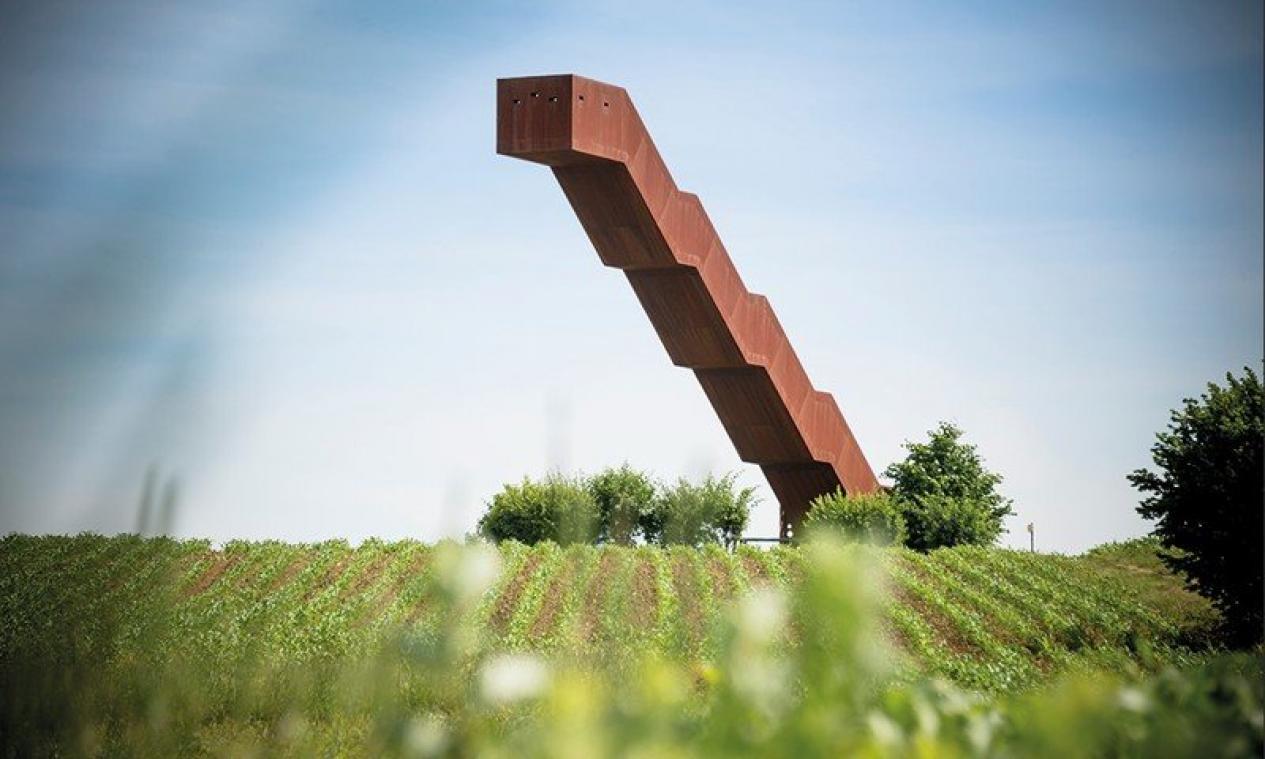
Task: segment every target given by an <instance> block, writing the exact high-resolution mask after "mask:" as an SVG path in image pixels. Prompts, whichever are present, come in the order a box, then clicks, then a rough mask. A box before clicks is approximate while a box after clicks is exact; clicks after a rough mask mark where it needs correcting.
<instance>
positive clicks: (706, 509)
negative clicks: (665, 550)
mask: <svg viewBox="0 0 1265 759" xmlns="http://www.w3.org/2000/svg"><path fill="white" fill-rule="evenodd" d="M754 494H755V488H742V489H741V490H737V489H735V488H734V475H732V474H728V475H725V476H724V477H719V478H717V477H712V476H710V475H708V477H707V479H705V480H703V482H702V483H700V484H697V485H696V484H694V483H691V482H688V481H686V480H684V479H680V480H677V483H676V485H673V486H671V487H663V488H662V489H661V492H660V494H659V497H658V498H656V499H655V501H654V505H653V507H652V508H650V509H648V510H647V511H646V512H644V513H643V514H642V518H641V534H642V536H643V537H644V538H645V540H646V542H647V543H659V544H662V545H691V546H697V545H701V544H703V543H723V544H724V545H726V546H728V547H731V548H732V547H733V546H734V545H736V544H737V542H738V539H739V538H741V537H742V531H743V530H745V529H746V527H747V520H748V518H749V517H750V514H751V507H752V506H754V505H755V503H756V499H755V495H754Z"/></svg>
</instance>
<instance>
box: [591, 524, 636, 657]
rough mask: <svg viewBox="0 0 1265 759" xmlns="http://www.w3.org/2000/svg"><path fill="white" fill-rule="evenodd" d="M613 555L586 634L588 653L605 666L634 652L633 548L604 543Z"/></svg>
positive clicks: (634, 566)
mask: <svg viewBox="0 0 1265 759" xmlns="http://www.w3.org/2000/svg"><path fill="white" fill-rule="evenodd" d="M604 550H607V551H612V552H614V553H615V556H616V564H615V571H614V572H613V573H612V574H611V576H610V587H609V588H608V589H607V592H606V593H605V594H604V595H603V596H602V599H601V604H600V605H599V606H598V608H597V609H596V610H595V611H596V612H597V615H598V616H597V625H596V627H595V629H594V630H593V634H592V635H591V636H590V637H589V643H590V646H591V648H590V652H591V653H592V655H593V656H595V657H596V658H597V659H598V660H599V661H601V662H603V663H604V664H606V665H607V666H614V667H618V666H620V664H621V663H622V662H625V661H627V657H628V656H630V655H631V653H632V651H633V648H634V646H633V644H632V641H631V640H630V637H631V636H630V631H631V622H632V620H633V619H635V618H636V616H635V615H636V613H637V611H638V610H637V609H636V608H635V607H634V605H633V598H632V593H631V592H630V590H631V588H632V581H633V574H634V572H635V571H636V556H635V554H634V549H632V548H629V547H627V546H606V547H605V548H604Z"/></svg>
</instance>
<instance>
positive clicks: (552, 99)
mask: <svg viewBox="0 0 1265 759" xmlns="http://www.w3.org/2000/svg"><path fill="white" fill-rule="evenodd" d="M549 102H550V103H556V102H558V96H557V95H551V96H550V97H549Z"/></svg>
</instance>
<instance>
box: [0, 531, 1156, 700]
mask: <svg viewBox="0 0 1265 759" xmlns="http://www.w3.org/2000/svg"><path fill="white" fill-rule="evenodd" d="M436 552H437V548H436V547H435V546H430V545H425V544H421V543H417V542H411V541H404V542H398V543H386V542H382V541H366V542H365V543H363V544H361V545H360V546H358V547H354V548H353V547H351V546H349V545H348V544H347V543H345V542H343V541H329V542H325V543H318V544H313V545H291V544H285V543H279V542H271V541H270V542H256V543H250V542H232V543H229V544H226V545H225V546H224V547H223V548H221V549H219V550H212V549H211V547H210V546H209V545H208V544H207V543H205V542H201V541H183V542H182V541H174V540H168V539H151V540H142V539H139V538H136V537H132V536H122V537H115V538H105V537H100V536H94V535H86V536H79V537H75V538H53V537H49V538H35V537H25V536H9V537H6V538H3V539H2V540H0V570H2V571H0V612H3V614H4V618H5V619H6V621H7V624H6V625H4V626H0V659H3V658H5V657H8V656H11V655H13V654H14V653H15V652H16V651H19V650H20V649H22V648H24V647H25V648H30V647H32V646H34V647H39V646H45V647H53V646H60V647H62V648H69V649H71V650H74V651H79V652H83V651H94V652H97V653H99V654H100V655H102V656H104V657H107V658H109V657H126V656H131V655H135V654H136V653H137V652H138V651H140V650H141V649H142V648H143V649H144V650H145V651H146V655H151V656H153V655H157V656H159V657H163V658H166V659H169V660H174V659H180V658H191V659H195V660H199V661H204V662H212V663H214V664H215V665H218V666H228V665H234V664H239V663H241V662H242V661H244V660H245V659H246V658H248V657H267V658H268V659H270V660H280V661H287V662H295V663H302V662H313V661H322V660H329V659H332V658H337V657H345V656H348V655H353V654H357V653H360V652H368V651H371V650H372V649H373V648H374V647H375V646H377V645H379V644H380V643H381V642H382V641H383V640H384V639H386V638H387V637H388V636H389V635H390V634H391V633H392V632H394V631H396V630H399V629H406V630H412V631H414V632H415V633H417V634H419V635H421V636H422V637H423V638H425V636H426V635H427V634H428V631H435V630H437V629H439V627H440V626H442V625H444V624H446V623H448V622H450V621H451V620H446V619H445V618H444V614H442V613H440V612H439V609H441V608H446V607H444V605H443V604H441V603H439V602H438V599H439V595H437V594H439V593H442V592H444V591H443V589H442V588H439V587H438V586H437V585H436V583H435V560H436ZM499 553H500V565H501V568H500V574H499V576H498V579H497V581H496V582H495V583H493V585H492V587H491V589H490V590H488V591H486V592H485V593H484V594H483V595H482V596H481V597H480V598H479V599H477V602H475V603H473V604H472V605H471V606H470V607H469V608H467V609H465V610H464V611H462V612H461V614H463V615H465V616H466V621H468V622H470V623H471V627H472V628H473V629H476V630H478V631H479V640H478V641H477V645H478V646H480V647H482V648H483V649H485V650H506V649H508V650H524V651H541V652H545V653H550V654H556V655H560V656H566V657H575V658H582V659H586V660H596V661H600V662H606V663H610V664H618V663H619V662H621V661H625V660H629V659H631V658H633V657H632V656H631V654H633V653H636V652H641V651H645V650H657V651H659V652H660V653H661V654H663V655H665V656H669V657H671V658H675V659H680V660H687V661H703V660H713V658H714V656H715V654H716V652H717V650H718V644H719V641H718V631H719V629H720V625H719V622H720V620H721V618H722V615H723V614H724V613H725V611H724V610H725V608H726V605H727V602H728V601H729V600H730V599H732V598H733V597H735V596H737V595H739V594H742V593H744V592H746V591H747V590H749V589H750V588H752V587H755V586H758V585H761V584H769V585H773V586H777V587H785V588H791V589H793V588H795V587H796V586H797V585H798V583H799V578H800V577H801V576H802V575H803V572H804V564H803V562H804V561H805V558H804V554H803V552H801V551H799V550H797V549H793V548H776V549H773V550H770V551H764V550H757V549H753V548H750V547H742V548H739V549H738V550H737V551H736V552H732V553H731V552H728V551H725V550H723V549H721V548H720V547H717V546H712V547H708V548H703V549H692V548H685V547H673V548H668V549H660V548H651V547H644V546H643V547H636V548H621V547H610V546H607V547H594V546H571V547H567V548H560V547H558V546H556V545H553V544H545V545H540V546H536V547H527V546H522V545H517V544H509V545H505V546H503V547H502V548H501V549H500V552H499ZM882 564H883V565H884V567H885V568H886V570H887V574H888V586H889V593H888V594H887V596H886V601H885V603H884V605H883V608H882V613H883V615H884V618H885V619H884V621H885V627H886V629H887V630H888V632H889V637H890V638H891V639H892V640H893V641H895V643H896V644H897V646H898V647H899V648H900V649H902V650H903V652H904V654H905V655H906V657H905V658H906V661H907V663H908V665H909V666H910V667H911V668H912V669H917V670H923V671H928V672H932V673H936V674H941V675H944V676H948V677H950V678H952V679H955V680H957V681H959V682H963V683H965V684H968V685H973V686H979V687H1001V688H1010V687H1014V686H1018V685H1022V684H1024V683H1026V682H1029V681H1031V680H1033V679H1035V678H1037V677H1039V676H1040V675H1041V674H1043V673H1045V672H1047V671H1050V670H1053V669H1060V668H1063V667H1065V666H1067V665H1069V664H1072V663H1074V661H1075V660H1077V659H1078V657H1084V656H1091V657H1096V659H1098V660H1106V661H1111V660H1120V661H1125V660H1129V659H1130V657H1132V656H1133V655H1134V651H1135V649H1137V648H1138V643H1139V641H1147V642H1148V646H1147V647H1148V649H1153V648H1163V647H1165V646H1168V645H1169V644H1170V643H1171V642H1172V640H1173V639H1174V637H1175V636H1174V633H1173V630H1174V629H1175V626H1174V624H1173V622H1172V621H1171V620H1167V619H1165V618H1163V617H1162V615H1161V614H1160V613H1159V612H1157V611H1156V610H1154V609H1151V608H1148V607H1147V606H1146V605H1145V604H1143V603H1142V602H1141V601H1139V600H1138V598H1137V596H1136V594H1133V593H1132V592H1131V589H1130V588H1129V587H1128V586H1127V585H1126V584H1125V583H1123V582H1121V581H1119V580H1116V579H1112V578H1108V577H1104V576H1102V575H1101V574H1100V573H1097V572H1096V571H1095V570H1094V569H1093V567H1092V566H1091V565H1089V564H1087V563H1086V562H1083V561H1081V560H1078V559H1075V558H1068V557H1058V556H1044V555H1030V554H1023V553H1018V552H1012V551H1002V550H996V549H981V548H962V549H953V550H942V551H937V552H934V553H932V554H929V555H923V554H918V553H914V552H910V551H905V550H888V551H885V552H883V554H882ZM50 650H51V649H50Z"/></svg>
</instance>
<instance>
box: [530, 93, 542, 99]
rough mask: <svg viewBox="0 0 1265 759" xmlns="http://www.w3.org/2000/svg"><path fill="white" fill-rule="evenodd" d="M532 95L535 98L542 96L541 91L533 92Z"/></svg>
mask: <svg viewBox="0 0 1265 759" xmlns="http://www.w3.org/2000/svg"><path fill="white" fill-rule="evenodd" d="M531 96H532V97H534V98H538V97H540V93H539V92H533V93H532V94H531Z"/></svg>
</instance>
